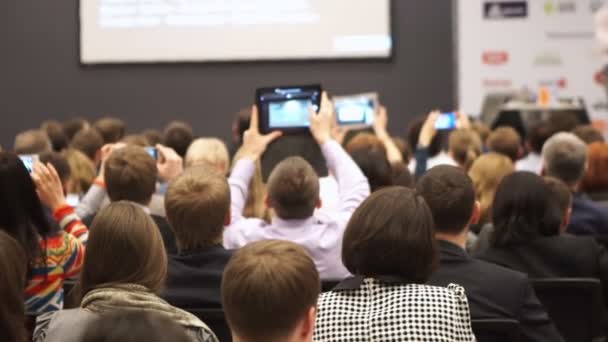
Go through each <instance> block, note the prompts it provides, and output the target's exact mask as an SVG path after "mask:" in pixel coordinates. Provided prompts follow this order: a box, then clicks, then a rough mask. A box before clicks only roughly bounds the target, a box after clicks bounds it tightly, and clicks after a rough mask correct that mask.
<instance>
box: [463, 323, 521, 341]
mask: <svg viewBox="0 0 608 342" xmlns="http://www.w3.org/2000/svg"><path fill="white" fill-rule="evenodd" d="M471 326H472V327H473V332H474V333H475V337H477V342H519V338H520V331H519V322H517V321H516V320H514V319H502V318H500V319H498V318H497V319H474V320H472V321H471Z"/></svg>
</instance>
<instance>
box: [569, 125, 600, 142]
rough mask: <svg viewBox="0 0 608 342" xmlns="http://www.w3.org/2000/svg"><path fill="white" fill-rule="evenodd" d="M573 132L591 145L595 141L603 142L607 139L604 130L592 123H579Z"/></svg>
mask: <svg viewBox="0 0 608 342" xmlns="http://www.w3.org/2000/svg"><path fill="white" fill-rule="evenodd" d="M572 133H574V135H576V136H577V137H579V138H580V139H581V140H582V141H584V142H585V144H587V145H589V144H592V143H595V142H600V143H603V142H604V141H605V139H604V136H603V135H602V132H600V131H599V130H598V129H597V128H595V127H593V126H591V125H579V126H576V128H575V129H574V130H572Z"/></svg>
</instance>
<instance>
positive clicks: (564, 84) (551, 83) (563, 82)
mask: <svg viewBox="0 0 608 342" xmlns="http://www.w3.org/2000/svg"><path fill="white" fill-rule="evenodd" d="M538 85H539V86H541V87H547V88H557V89H566V88H568V80H567V79H566V78H565V77H560V78H553V79H545V80H541V81H540V82H538Z"/></svg>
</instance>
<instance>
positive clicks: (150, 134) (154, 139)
mask: <svg viewBox="0 0 608 342" xmlns="http://www.w3.org/2000/svg"><path fill="white" fill-rule="evenodd" d="M141 135H142V136H143V137H144V138H146V140H147V141H148V146H156V145H157V144H161V143H162V142H163V134H162V133H161V132H160V131H159V130H156V129H147V130H145V131H143V132H141Z"/></svg>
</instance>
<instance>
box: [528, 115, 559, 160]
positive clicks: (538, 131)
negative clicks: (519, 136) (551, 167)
mask: <svg viewBox="0 0 608 342" xmlns="http://www.w3.org/2000/svg"><path fill="white" fill-rule="evenodd" d="M552 135H553V126H552V125H551V124H549V123H548V122H545V121H541V122H539V123H537V124H536V125H534V126H532V127H530V130H529V131H528V143H527V144H528V148H529V150H530V152H534V153H537V154H541V152H542V151H543V146H544V145H545V142H547V140H548V139H549V138H550V137H551V136H552Z"/></svg>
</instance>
